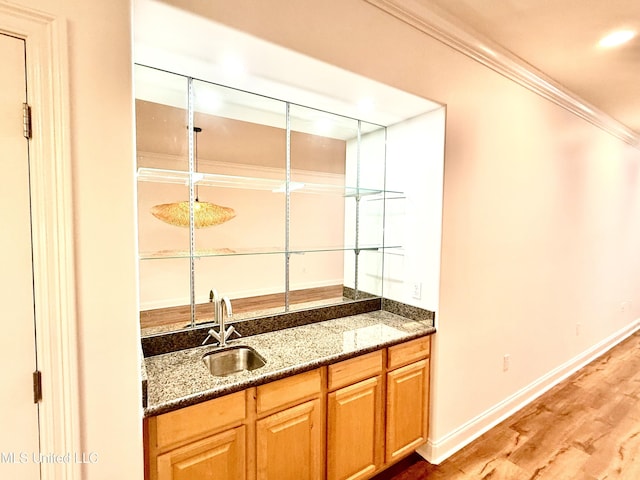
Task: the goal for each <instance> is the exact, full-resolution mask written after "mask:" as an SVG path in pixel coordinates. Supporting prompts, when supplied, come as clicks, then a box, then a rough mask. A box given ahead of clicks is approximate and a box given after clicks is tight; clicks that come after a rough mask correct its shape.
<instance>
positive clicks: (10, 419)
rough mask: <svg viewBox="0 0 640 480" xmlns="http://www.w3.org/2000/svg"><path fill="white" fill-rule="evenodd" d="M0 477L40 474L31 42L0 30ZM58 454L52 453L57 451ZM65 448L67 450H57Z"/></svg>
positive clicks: (24, 477)
mask: <svg viewBox="0 0 640 480" xmlns="http://www.w3.org/2000/svg"><path fill="white" fill-rule="evenodd" d="M0 62H1V64H2V74H0V305H1V306H2V310H1V311H0V319H1V320H0V323H1V327H0V372H1V373H0V478H2V479H5V478H6V479H20V480H32V479H39V478H40V463H38V461H39V459H40V458H41V457H40V450H39V447H38V405H37V404H36V403H34V399H33V396H34V395H33V383H32V375H33V372H34V371H35V370H36V347H35V324H34V301H33V273H32V268H33V265H32V261H31V218H30V217H31V215H30V205H29V198H30V195H29V150H28V141H27V139H26V138H25V137H24V135H23V129H22V118H23V114H22V104H23V102H25V101H26V88H27V87H26V80H25V76H26V74H25V44H24V41H23V40H21V39H18V38H14V37H10V36H8V35H3V34H0ZM52 453H53V452H52ZM55 453H60V452H55Z"/></svg>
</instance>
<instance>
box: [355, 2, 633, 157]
mask: <svg viewBox="0 0 640 480" xmlns="http://www.w3.org/2000/svg"><path fill="white" fill-rule="evenodd" d="M365 1H367V2H368V3H370V4H371V5H374V6H376V7H378V8H380V9H381V10H383V11H384V12H386V13H388V14H390V15H392V16H394V17H396V18H397V19H399V20H401V21H403V22H405V23H406V24H408V25H410V26H412V27H414V28H416V29H418V30H420V31H421V32H423V33H426V34H427V35H429V36H431V37H433V38H435V39H436V40H439V41H440V42H442V43H444V44H445V45H448V46H450V47H451V48H453V49H455V50H457V51H459V52H460V53H462V54H464V55H466V56H468V57H470V58H472V59H474V60H476V61H478V62H480V63H481V64H483V65H485V66H487V67H489V68H491V69H492V70H494V71H496V72H498V73H500V74H501V75H503V76H505V77H507V78H509V79H510V80H513V81H514V82H517V83H519V84H520V85H522V86H524V87H526V88H528V89H529V90H531V91H533V92H535V93H537V94H538V95H540V96H542V97H544V98H546V99H547V100H550V101H552V102H554V103H556V104H557V105H559V106H561V107H563V108H565V109H566V110H568V111H570V112H572V113H573V114H575V115H577V116H578V117H580V118H582V119H584V120H586V121H588V122H590V123H592V124H593V125H595V126H597V127H599V128H601V129H603V130H605V131H606V132H608V133H610V134H611V135H613V136H615V137H617V138H619V139H621V140H623V141H625V142H626V143H629V144H630V145H633V146H634V147H636V148H640V134H638V133H636V132H634V131H633V130H631V129H630V128H629V127H627V126H626V125H623V124H622V123H620V122H619V121H617V120H616V119H614V118H612V117H611V116H610V115H608V114H606V113H605V112H603V111H602V110H600V109H598V108H597V107H595V106H593V105H591V104H590V103H588V102H586V101H585V100H584V99H582V98H580V97H578V96H577V95H575V94H574V93H572V92H570V91H569V90H567V89H565V88H564V87H563V86H562V85H560V84H558V83H557V82H555V81H554V80H553V79H551V78H550V77H548V76H547V75H545V74H544V73H543V72H541V71H540V70H538V69H536V68H535V67H533V66H532V65H530V64H528V63H527V62H525V61H524V60H522V59H521V58H520V57H518V56H516V55H514V54H513V53H511V52H509V51H508V50H506V49H505V48H503V47H501V46H500V45H499V44H497V43H495V42H493V41H492V40H489V39H488V38H486V37H484V36H482V35H481V34H479V33H477V32H476V31H474V30H472V29H471V28H469V27H466V26H463V25H462V24H461V23H460V22H459V21H458V20H456V19H455V18H454V17H452V16H451V15H449V14H448V13H446V12H444V11H443V10H442V9H441V8H439V7H436V6H435V5H429V6H427V5H424V3H423V2H419V1H417V0H365Z"/></svg>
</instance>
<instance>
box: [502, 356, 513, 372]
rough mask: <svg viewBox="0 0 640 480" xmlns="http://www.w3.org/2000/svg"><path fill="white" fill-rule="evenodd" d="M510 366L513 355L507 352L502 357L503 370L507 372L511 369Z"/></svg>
mask: <svg viewBox="0 0 640 480" xmlns="http://www.w3.org/2000/svg"><path fill="white" fill-rule="evenodd" d="M510 367H511V355H509V354H508V353H507V354H505V356H504V357H502V371H503V372H507V371H509V368H510Z"/></svg>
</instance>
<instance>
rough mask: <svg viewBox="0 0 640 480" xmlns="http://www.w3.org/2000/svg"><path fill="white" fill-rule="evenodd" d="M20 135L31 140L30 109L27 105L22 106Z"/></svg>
mask: <svg viewBox="0 0 640 480" xmlns="http://www.w3.org/2000/svg"><path fill="white" fill-rule="evenodd" d="M22 134H23V135H24V138H26V139H27V140H29V139H31V107H30V106H29V104H28V103H23V104H22Z"/></svg>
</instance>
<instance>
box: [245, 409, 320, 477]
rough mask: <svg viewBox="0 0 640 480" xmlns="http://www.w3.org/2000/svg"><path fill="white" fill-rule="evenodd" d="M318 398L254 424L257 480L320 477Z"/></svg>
mask: <svg viewBox="0 0 640 480" xmlns="http://www.w3.org/2000/svg"><path fill="white" fill-rule="evenodd" d="M321 435H322V429H321V418H320V400H311V401H309V402H306V403H303V404H302V405H298V406H296V407H291V408H288V409H286V410H283V411H282V412H278V413H275V414H273V415H270V416H268V417H266V418H263V419H262V420H258V422H257V423H256V439H257V452H256V454H257V458H256V463H257V479H258V480H320V479H321V478H322V461H323V456H322V449H323V445H322V436H321Z"/></svg>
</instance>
